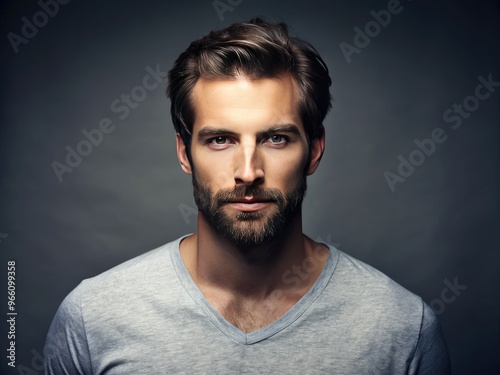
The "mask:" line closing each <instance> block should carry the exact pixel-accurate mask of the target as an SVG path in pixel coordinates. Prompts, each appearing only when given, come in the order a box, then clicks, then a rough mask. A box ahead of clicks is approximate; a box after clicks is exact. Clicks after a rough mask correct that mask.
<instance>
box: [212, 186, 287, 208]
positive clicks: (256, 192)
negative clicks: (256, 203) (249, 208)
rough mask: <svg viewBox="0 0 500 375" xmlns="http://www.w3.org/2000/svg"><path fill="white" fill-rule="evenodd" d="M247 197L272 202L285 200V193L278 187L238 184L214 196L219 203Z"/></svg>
mask: <svg viewBox="0 0 500 375" xmlns="http://www.w3.org/2000/svg"><path fill="white" fill-rule="evenodd" d="M245 197H253V198H254V199H257V200H262V201H270V202H279V201H284V200H285V197H284V195H283V194H282V193H281V191H279V190H278V189H273V188H263V187H262V186H236V187H235V188H233V189H223V190H220V191H218V192H217V193H216V194H215V196H214V198H215V201H216V202H217V204H218V205H221V204H224V203H228V202H230V201H234V200H238V199H244V198H245Z"/></svg>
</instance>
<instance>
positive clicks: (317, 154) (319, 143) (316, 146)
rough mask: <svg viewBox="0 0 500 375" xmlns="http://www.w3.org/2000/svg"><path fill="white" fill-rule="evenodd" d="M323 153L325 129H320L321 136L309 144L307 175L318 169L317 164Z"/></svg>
mask: <svg viewBox="0 0 500 375" xmlns="http://www.w3.org/2000/svg"><path fill="white" fill-rule="evenodd" d="M324 152H325V129H324V128H322V130H321V135H320V136H319V137H317V138H315V139H314V141H312V143H311V149H310V150H309V153H310V155H309V156H310V161H309V166H308V167H307V175H308V176H309V175H311V174H313V173H314V172H315V171H316V168H318V165H319V162H320V161H321V158H322V157H323V153H324Z"/></svg>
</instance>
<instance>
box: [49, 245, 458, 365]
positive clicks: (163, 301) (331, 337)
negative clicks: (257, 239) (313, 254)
mask: <svg viewBox="0 0 500 375" xmlns="http://www.w3.org/2000/svg"><path fill="white" fill-rule="evenodd" d="M184 237H185V236H184ZM184 237H181V238H179V239H177V240H176V241H173V242H170V243H168V244H166V245H164V246H162V247H160V248H158V249H155V250H152V251H150V252H148V253H145V254H143V255H141V256H139V257H136V258H134V259H131V260H129V261H127V262H125V263H123V264H121V265H119V266H117V267H114V268H112V269H111V270H109V271H106V272H104V273H102V274H100V275H98V276H96V277H93V278H91V279H87V280H84V281H83V282H82V283H81V284H80V285H79V286H78V287H76V288H75V289H74V290H73V291H72V292H71V293H70V294H69V295H68V296H67V297H66V299H65V300H64V301H63V303H62V304H61V306H60V307H59V310H58V311H57V314H56V316H55V317H54V320H53V322H52V325H51V327H50V330H49V334H48V336H47V341H46V344H45V349H44V356H45V371H46V374H71V375H75V374H134V375H135V374H148V375H151V374H448V373H449V359H448V353H447V350H446V346H445V343H444V340H443V337H442V335H441V331H440V328H439V325H438V322H437V319H436V317H435V315H434V314H433V312H432V310H431V309H430V308H429V307H428V306H427V305H426V304H425V303H423V302H422V300H421V299H420V297H418V296H416V295H414V294H412V293H410V292H409V291H407V290H406V289H404V288H403V287H401V286H400V285H398V284H397V283H395V282H394V281H392V280H391V279H389V278H388V277H387V276H385V275H384V274H382V273H381V272H379V271H377V270H376V269H374V268H373V267H371V266H369V265H367V264H365V263H363V262H361V261H359V260H357V259H354V258H352V257H350V256H349V255H347V254H345V253H343V252H342V251H340V250H338V249H336V248H334V247H333V246H329V249H330V251H329V254H328V259H327V261H326V264H325V266H324V268H323V270H322V272H321V274H320V276H319V277H318V279H317V280H316V282H315V283H314V285H313V286H312V288H311V289H310V290H309V291H308V292H307V293H306V294H305V295H304V296H303V297H302V298H301V299H300V300H299V301H298V302H297V303H296V304H295V305H294V306H293V307H292V308H291V309H290V310H289V311H288V312H287V313H285V314H284V315H283V316H282V317H281V318H279V319H278V320H276V321H275V322H273V323H271V324H270V325H268V326H266V327H264V328H262V329H259V330H258V331H255V332H251V333H244V332H243V331H241V330H239V329H238V328H236V327H235V326H233V325H231V324H230V323H229V322H228V321H226V320H225V319H224V318H223V317H222V316H221V315H220V314H219V313H218V312H217V310H215V309H214V307H213V306H212V305H211V304H210V303H209V302H208V301H207V299H206V298H205V297H204V296H203V294H202V293H201V291H200V290H199V289H198V287H197V286H196V284H195V282H194V281H193V280H192V278H191V276H190V274H189V272H188V271H187V269H186V267H185V266H184V263H183V261H182V258H181V256H180V252H179V244H180V241H181V240H182V239H183V238H184ZM309 261H310V262H314V259H309ZM303 266H304V267H305V269H306V270H307V267H306V266H307V265H306V264H305V265H303ZM299 277H301V278H305V277H308V275H307V272H304V268H303V269H302V271H301V272H300V273H299V272H295V273H294V272H291V271H290V272H287V273H285V274H284V275H283V281H284V282H285V283H286V284H289V285H290V287H291V288H293V285H295V284H296V283H297V282H298V281H299V280H298V278H299Z"/></svg>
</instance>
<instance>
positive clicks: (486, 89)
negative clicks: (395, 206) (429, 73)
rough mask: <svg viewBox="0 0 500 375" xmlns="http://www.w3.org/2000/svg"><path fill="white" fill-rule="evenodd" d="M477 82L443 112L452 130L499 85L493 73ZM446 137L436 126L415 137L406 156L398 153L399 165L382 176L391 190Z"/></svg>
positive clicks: (409, 174) (442, 130) (444, 132)
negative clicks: (471, 92)
mask: <svg viewBox="0 0 500 375" xmlns="http://www.w3.org/2000/svg"><path fill="white" fill-rule="evenodd" d="M477 80H478V81H479V84H478V85H477V86H476V89H475V90H474V95H469V96H466V97H465V98H464V99H463V100H462V103H461V104H460V103H453V105H452V106H451V107H450V108H448V109H447V110H445V111H444V112H443V121H444V122H445V123H447V124H452V125H450V128H451V129H452V130H457V129H458V128H459V127H460V126H462V122H463V120H465V119H468V118H469V117H470V116H471V114H472V113H473V112H475V111H477V110H478V108H479V105H480V102H481V101H484V100H486V99H488V98H489V97H490V96H491V95H492V94H493V93H494V92H495V90H496V88H497V87H500V82H498V81H494V80H493V75H492V74H491V73H490V74H488V78H487V79H486V78H484V77H483V76H479V77H477ZM447 139H448V135H447V134H446V131H445V129H443V128H440V127H437V128H434V129H433V130H432V131H431V136H430V137H429V138H424V139H423V140H419V139H415V140H414V141H413V143H414V144H415V146H417V147H416V148H415V149H414V150H412V151H411V152H410V153H408V156H407V157H404V156H403V155H398V157H397V159H398V162H399V165H398V167H397V169H396V170H395V172H391V171H389V170H386V171H385V172H384V178H385V181H386V182H387V186H389V189H390V190H391V192H393V193H394V192H395V191H396V184H398V183H401V184H402V183H404V182H405V181H406V180H407V179H408V178H409V177H410V176H411V175H412V174H413V173H414V172H415V170H416V168H417V167H420V166H421V165H422V164H424V162H425V161H426V160H427V158H429V157H430V156H432V155H433V154H434V152H436V149H437V146H438V145H439V144H441V143H444V142H445V141H446V140H447Z"/></svg>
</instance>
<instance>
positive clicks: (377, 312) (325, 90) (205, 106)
mask: <svg viewBox="0 0 500 375" xmlns="http://www.w3.org/2000/svg"><path fill="white" fill-rule="evenodd" d="M330 84H331V80H330V77H329V75H328V69H327V67H326V65H325V63H324V62H323V60H322V59H321V57H320V56H319V55H318V54H317V52H316V51H315V50H314V48H313V47H311V46H310V45H308V44H307V43H305V42H303V41H301V40H299V39H297V38H295V37H290V36H289V33H288V30H287V26H286V25H285V24H283V23H278V24H274V23H270V22H267V21H265V20H262V19H254V20H252V21H250V22H248V23H239V24H234V25H232V26H230V27H228V28H226V29H224V30H220V31H216V32H212V33H210V34H208V35H207V36H205V37H203V38H201V39H200V40H197V41H195V42H193V43H192V44H191V45H190V46H189V48H188V49H187V50H186V51H185V52H184V53H182V54H181V55H180V57H179V58H178V59H177V61H176V62H175V65H174V67H173V69H172V70H171V71H170V72H169V86H168V90H167V92H168V95H169V97H170V99H171V113H172V119H173V123H174V126H175V129H176V132H177V137H176V143H177V155H178V159H179V162H180V165H181V168H182V169H183V170H184V171H185V172H186V173H189V174H191V175H192V179H193V189H194V196H195V202H196V204H197V206H198V209H199V215H198V225H197V232H196V233H194V234H191V235H187V236H183V237H181V238H179V239H177V240H176V241H173V242H171V243H169V244H166V245H164V246H162V247H160V248H158V249H155V250H153V251H150V252H148V253H146V254H144V255H142V256H139V257H137V258H135V259H132V260H130V261H128V262H126V263H124V264H122V265H120V266H118V267H115V268H113V269H111V270H109V271H107V272H105V273H103V274H101V275H99V276H97V277H94V278H92V279H89V280H85V281H84V282H82V283H81V284H80V285H79V286H78V287H77V288H76V289H75V290H74V291H73V292H72V293H70V295H69V296H68V297H67V298H66V299H65V301H64V302H63V303H62V305H61V307H60V308H59V310H58V312H57V315H56V317H55V318H54V321H53V323H52V325H51V328H50V332H49V335H48V338H47V343H46V348H45V358H46V373H48V374H62V373H68V374H177V373H189V374H191V373H193V374H196V373H206V374H228V373H231V374H304V373H307V374H319V373H325V374H446V373H449V364H448V355H447V351H446V348H445V345H444V342H443V338H442V336H441V333H440V329H439V326H438V323H437V320H436V318H435V316H434V314H433V313H432V311H431V310H430V308H429V307H428V306H427V305H426V304H424V303H423V302H422V300H421V299H420V298H419V297H417V296H415V295H414V294H412V293H410V292H408V291H406V290H405V289H403V288H402V287H401V286H399V285H398V284H396V283H395V282H393V281H392V280H390V279H389V278H388V277H387V276H385V275H383V274H382V273H380V272H378V271H377V270H375V269H373V268H372V267H370V266H368V265H366V264H364V263H362V262H360V261H358V260H356V259H353V258H352V257H350V256H348V255H346V254H344V253H342V252H341V251H339V250H337V249H335V248H334V247H333V246H328V245H326V244H322V243H317V242H315V241H313V240H311V239H310V238H309V237H307V236H305V235H304V234H303V233H302V221H301V204H302V199H303V197H304V194H305V191H306V176H307V175H310V174H312V173H314V172H315V170H316V168H317V167H318V165H319V163H320V160H321V157H322V155H323V151H324V148H325V133H324V128H323V125H322V123H323V120H324V118H325V116H326V114H327V112H328V110H329V108H330V101H331V98H330V93H329V86H330Z"/></svg>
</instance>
